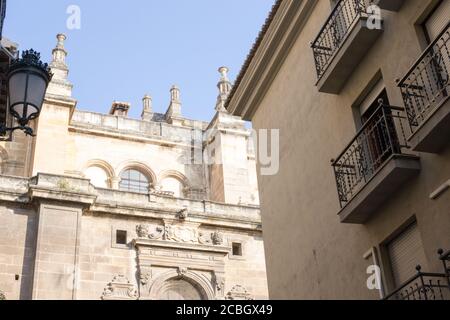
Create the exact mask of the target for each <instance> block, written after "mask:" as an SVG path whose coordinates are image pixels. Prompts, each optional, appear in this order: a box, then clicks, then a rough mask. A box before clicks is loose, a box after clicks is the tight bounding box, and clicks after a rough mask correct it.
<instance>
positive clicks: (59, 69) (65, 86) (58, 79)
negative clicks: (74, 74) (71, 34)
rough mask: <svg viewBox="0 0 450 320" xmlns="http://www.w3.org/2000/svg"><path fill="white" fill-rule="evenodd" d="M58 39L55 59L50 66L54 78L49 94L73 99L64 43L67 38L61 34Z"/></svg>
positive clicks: (53, 52)
mask: <svg viewBox="0 0 450 320" xmlns="http://www.w3.org/2000/svg"><path fill="white" fill-rule="evenodd" d="M56 39H58V42H57V43H56V47H55V48H54V49H53V51H52V56H53V59H52V62H51V64H50V69H51V72H52V73H53V78H52V81H51V82H50V84H49V87H48V89H47V93H50V94H55V95H59V96H66V97H71V96H72V88H73V86H72V84H71V83H70V82H69V80H68V77H69V68H68V67H67V64H66V57H67V51H66V49H65V47H64V41H65V40H66V39H67V37H66V36H65V35H64V34H62V33H60V34H58V35H57V36H56Z"/></svg>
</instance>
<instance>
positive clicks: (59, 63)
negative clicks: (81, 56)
mask: <svg viewBox="0 0 450 320" xmlns="http://www.w3.org/2000/svg"><path fill="white" fill-rule="evenodd" d="M56 38H57V39H58V42H57V44H56V47H55V49H53V51H52V53H53V61H52V64H51V66H52V67H65V68H67V65H66V57H67V51H66V49H65V48H64V41H65V40H66V39H67V37H66V36H65V35H64V34H62V33H60V34H58V35H57V36H56Z"/></svg>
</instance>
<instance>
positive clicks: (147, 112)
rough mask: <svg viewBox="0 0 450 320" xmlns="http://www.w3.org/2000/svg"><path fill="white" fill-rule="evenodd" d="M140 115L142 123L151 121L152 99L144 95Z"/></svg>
mask: <svg viewBox="0 0 450 320" xmlns="http://www.w3.org/2000/svg"><path fill="white" fill-rule="evenodd" d="M142 105H143V108H142V115H141V118H142V120H144V121H152V119H153V100H152V97H151V96H149V95H148V94H146V95H145V96H144V98H142Z"/></svg>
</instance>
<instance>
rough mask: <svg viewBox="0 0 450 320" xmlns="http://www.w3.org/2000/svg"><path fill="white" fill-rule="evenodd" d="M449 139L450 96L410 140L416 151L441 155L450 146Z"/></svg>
mask: <svg viewBox="0 0 450 320" xmlns="http://www.w3.org/2000/svg"><path fill="white" fill-rule="evenodd" d="M449 137H450V96H448V97H446V98H445V99H444V100H443V101H442V102H441V103H440V104H439V106H437V108H435V110H434V111H433V112H431V113H430V114H429V115H428V117H427V119H426V120H425V121H424V122H423V123H422V124H421V125H420V127H419V128H417V129H416V131H415V132H414V134H413V135H412V136H411V137H410V138H409V139H408V140H409V142H410V144H411V146H412V149H413V150H414V151H418V152H428V153H439V152H441V151H442V150H443V149H444V148H445V147H446V146H447V145H448V143H449Z"/></svg>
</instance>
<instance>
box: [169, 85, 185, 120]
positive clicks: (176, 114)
mask: <svg viewBox="0 0 450 320" xmlns="http://www.w3.org/2000/svg"><path fill="white" fill-rule="evenodd" d="M166 119H167V121H168V122H169V123H171V124H175V125H182V114H181V100H180V89H179V88H178V87H177V86H175V85H174V86H172V88H171V89H170V105H169V109H168V110H167V112H166Z"/></svg>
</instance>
